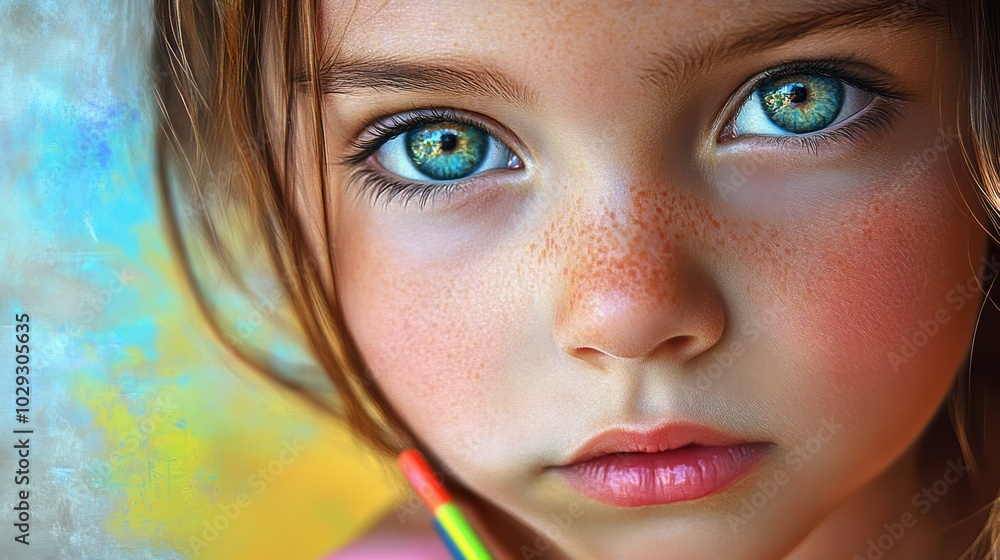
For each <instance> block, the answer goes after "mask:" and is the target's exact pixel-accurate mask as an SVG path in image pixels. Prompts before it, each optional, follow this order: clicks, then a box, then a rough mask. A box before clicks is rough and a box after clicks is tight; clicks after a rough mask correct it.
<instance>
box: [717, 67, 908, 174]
mask: <svg viewBox="0 0 1000 560" xmlns="http://www.w3.org/2000/svg"><path fill="white" fill-rule="evenodd" d="M850 62H851V61H844V60H837V59H827V60H813V61H801V62H790V63H787V64H782V65H780V66H777V67H775V68H771V69H768V70H765V71H764V72H761V73H760V74H758V75H757V76H756V77H754V78H753V79H752V81H751V82H750V85H749V87H748V88H747V89H746V90H744V91H745V94H744V95H743V96H742V98H741V99H742V101H741V102H740V103H739V105H737V107H736V109H734V110H732V111H729V113H727V114H728V116H727V118H726V126H725V127H724V128H723V130H722V132H720V134H719V136H718V139H719V140H721V139H722V137H723V136H724V135H725V134H726V133H727V131H729V130H730V128H731V127H732V123H733V121H734V120H735V118H736V115H737V114H738V112H739V110H740V109H742V108H743V106H744V104H745V103H746V101H747V100H748V99H749V97H750V95H752V94H753V92H754V91H755V90H756V89H757V87H758V86H759V85H760V84H761V83H762V82H763V81H764V80H767V79H772V78H780V77H783V76H790V75H793V74H819V75H822V76H829V77H831V78H836V79H838V80H841V81H843V82H844V83H845V84H847V85H850V86H853V87H855V88H857V89H859V90H861V91H864V92H866V93H869V94H871V95H873V96H874V99H873V100H872V101H871V102H870V103H869V104H868V106H867V107H866V108H864V109H862V110H861V114H860V115H859V116H857V117H854V116H851V117H849V119H848V121H847V124H842V125H838V126H836V127H835V128H832V129H830V130H823V131H820V132H814V133H810V134H803V135H787V136H771V135H746V137H747V138H749V137H755V138H758V139H763V140H765V141H767V142H771V143H772V145H774V146H778V147H784V146H785V145H786V144H788V143H789V142H792V143H794V144H795V146H793V149H805V150H807V151H809V152H811V153H812V154H814V155H818V154H819V148H820V147H821V146H823V145H827V144H829V143H830V142H835V141H846V142H850V143H858V142H860V141H862V140H864V139H865V138H864V134H865V133H866V132H874V133H879V132H887V131H888V129H889V128H890V127H891V126H892V124H893V121H894V119H896V118H897V117H899V115H900V107H899V104H900V102H904V101H909V100H910V98H909V96H908V95H907V94H906V93H904V92H903V91H902V90H900V89H898V88H896V87H895V86H893V85H892V84H891V83H889V82H888V81H886V80H882V79H878V78H871V77H867V76H863V75H861V74H858V73H857V72H855V71H852V70H851V69H850V68H848V66H847V64H849V63H850ZM730 101H731V100H730ZM727 104H729V101H727ZM741 137H742V136H737V137H732V139H736V138H741ZM727 141H728V140H727Z"/></svg>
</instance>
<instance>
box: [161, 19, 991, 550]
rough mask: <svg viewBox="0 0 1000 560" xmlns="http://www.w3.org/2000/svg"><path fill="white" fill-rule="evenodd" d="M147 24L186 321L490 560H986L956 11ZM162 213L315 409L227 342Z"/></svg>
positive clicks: (979, 88) (960, 28)
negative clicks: (246, 284)
mask: <svg viewBox="0 0 1000 560" xmlns="http://www.w3.org/2000/svg"><path fill="white" fill-rule="evenodd" d="M157 13H158V20H159V24H160V27H161V32H162V37H161V40H160V42H159V47H158V49H157V52H156V60H155V63H156V67H157V69H159V70H160V74H159V76H160V78H161V79H160V81H159V84H158V87H159V96H160V99H161V102H162V106H163V109H164V120H163V125H164V126H163V127H162V131H163V132H162V134H161V137H160V182H161V187H162V192H163V195H164V200H165V201H166V203H167V204H166V208H167V222H168V226H169V228H170V232H171V235H172V236H173V241H174V243H175V246H176V248H177V250H178V252H179V255H180V257H181V258H180V262H181V264H182V266H183V267H184V270H185V272H186V274H187V276H188V278H189V280H190V281H191V283H192V287H193V288H194V289H195V291H196V294H197V295H198V298H199V302H200V305H201V306H202V309H203V310H204V312H205V315H206V316H207V318H208V319H209V320H210V321H211V322H212V324H213V325H214V327H215V328H216V329H217V330H218V331H219V333H220V334H221V335H223V336H221V337H220V339H221V340H224V341H226V343H227V344H228V345H229V346H230V349H231V350H232V351H233V352H235V353H237V354H238V355H239V356H241V357H243V358H245V359H247V360H248V361H250V362H252V363H254V364H256V365H257V366H258V367H259V368H260V370H261V371H262V372H264V373H266V374H268V375H270V376H272V377H273V378H274V379H275V380H277V381H278V382H280V383H282V384H284V385H286V386H289V387H291V388H293V389H297V390H299V392H300V393H301V394H302V396H303V398H305V399H307V400H309V401H310V402H313V403H315V404H317V405H318V406H323V407H326V408H328V409H329V410H330V411H331V412H332V413H334V414H336V415H338V417H340V418H342V419H344V420H345V421H346V422H348V423H349V424H350V426H352V428H353V429H354V430H355V431H356V433H357V435H358V437H359V438H360V439H361V440H363V441H364V442H366V443H367V444H369V445H370V446H371V447H372V448H374V449H376V450H378V451H379V452H382V453H384V454H385V456H386V458H387V460H391V459H392V458H394V457H395V456H396V455H397V454H399V453H400V452H401V451H402V450H404V449H406V448H409V447H416V448H418V449H420V450H421V451H422V452H423V453H424V454H425V455H426V456H427V457H428V458H429V459H430V461H431V464H432V465H433V466H434V467H435V468H436V469H437V470H438V471H439V473H440V474H441V475H442V477H443V478H444V484H445V485H446V486H447V487H448V489H449V490H450V491H451V492H452V493H453V494H455V496H456V499H457V500H458V503H459V506H460V507H461V509H462V510H463V511H464V512H465V513H466V515H467V516H469V517H470V519H471V521H472V524H473V526H474V528H475V529H476V531H478V532H479V533H480V535H481V536H482V537H483V539H484V541H485V543H486V545H487V547H488V548H490V550H491V551H492V552H493V554H494V555H495V556H496V557H497V558H510V559H513V558H518V559H528V558H547V559H564V558H574V559H629V560H643V559H662V558H680V559H719V558H725V559H732V558H739V559H777V558H788V559H796V560H799V559H826V558H844V559H856V558H863V559H871V560H874V559H908V560H922V559H927V560H940V559H951V558H959V557H963V558H976V559H981V558H992V559H996V558H997V554H998V533H1000V513H998V511H1000V510H998V509H997V508H996V507H994V505H993V504H994V501H993V500H994V499H995V498H996V495H997V494H996V493H997V488H998V474H1000V464H998V460H1000V457H998V456H997V449H1000V446H998V445H997V440H998V438H1000V433H998V432H997V421H996V409H997V406H1000V393H998V392H997V384H998V379H1000V376H998V375H997V367H996V366H997V364H1000V357H998V356H997V355H996V352H995V348H996V346H997V345H996V340H997V337H998V336H1000V332H997V330H996V314H997V312H996V308H995V304H994V303H993V301H992V300H991V299H989V297H988V296H987V295H984V294H986V293H987V292H988V290H989V288H990V286H991V285H992V281H993V279H994V278H995V277H996V275H997V272H998V270H1000V258H998V256H997V253H996V252H995V249H996V245H995V243H994V242H993V240H994V238H995V233H994V232H995V227H994V217H995V216H996V212H997V204H998V203H1000V197H998V189H1000V174H998V163H997V157H998V153H1000V132H998V124H997V121H996V120H995V118H996V116H997V110H998V107H1000V87H998V78H997V71H996V66H995V64H996V61H997V60H998V59H1000V52H998V51H1000V33H998V31H1000V28H998V25H997V14H996V8H995V7H994V5H993V3H992V2H991V0H957V1H952V2H936V1H931V0H904V1H900V2H885V1H879V0H838V1H836V2H801V1H791V0H768V1H765V2H749V1H743V0H719V1H718V2H711V3H705V2H694V1H671V2H607V1H604V0H601V1H581V0H573V1H551V2H529V1H527V0H492V1H475V0H471V1H470V0H462V1H458V0H455V1H452V0H442V1H440V2H433V3H429V2H418V1H414V0H398V1H386V2H344V1H340V0H319V1H317V2H310V1H303V2H294V1H270V2H239V1H231V2H193V1H170V2H168V1H163V2H160V3H159V5H158V8H157ZM185 205H186V206H185ZM183 207H188V208H189V210H190V211H189V212H187V213H186V215H188V216H189V217H190V218H192V223H191V225H192V226H195V227H197V228H198V231H200V232H201V234H202V236H201V239H203V240H207V241H208V245H209V247H210V248H211V249H212V251H213V255H214V256H215V257H216V258H217V259H218V260H219V262H221V263H222V264H223V265H224V266H225V267H226V270H227V271H228V272H229V273H230V274H231V275H232V276H233V278H234V279H236V280H237V281H239V280H240V279H242V277H243V276H242V275H243V274H244V272H243V268H244V264H245V263H244V261H243V260H242V257H240V256H239V255H248V254H254V251H261V253H260V254H263V255H265V256H266V257H267V258H266V262H267V263H268V265H269V266H270V267H271V270H272V273H273V275H274V277H275V278H276V279H277V280H278V281H279V282H280V283H281V286H282V289H283V290H284V291H283V293H284V294H285V295H286V296H287V301H288V302H289V306H290V309H291V310H292V311H293V316H294V317H295V318H296V321H297V322H296V326H297V329H298V332H300V333H301V336H302V339H303V340H305V341H306V342H307V343H308V345H309V348H310V350H311V352H312V353H313V354H314V356H315V358H316V360H317V361H318V363H320V364H322V366H323V368H324V370H325V372H326V374H327V375H328V376H329V379H330V380H331V381H332V383H333V384H334V385H335V387H336V389H337V394H338V400H337V402H336V403H334V404H330V403H329V402H328V401H326V400H324V399H323V398H322V397H321V396H320V395H319V394H317V393H316V392H315V391H313V390H311V389H307V388H306V387H305V386H304V385H301V384H299V383H298V382H296V381H295V380H294V379H292V378H291V377H289V376H288V375H286V372H283V371H280V368H274V367H269V366H268V365H267V364H269V363H271V362H269V361H268V358H267V352H266V351H267V349H255V348H250V347H248V346H247V345H245V344H241V343H240V342H239V340H238V339H236V338H234V337H232V336H225V335H226V333H225V330H226V329H225V325H224V322H223V321H222V320H221V319H220V318H219V317H218V316H217V311H216V309H215V308H214V306H213V305H212V302H211V298H210V297H209V294H208V292H207V288H206V287H205V286H202V285H201V284H200V283H199V281H198V277H197V270H196V267H195V266H194V265H193V261H192V259H191V257H190V254H191V249H190V248H189V244H190V243H192V242H193V240H196V239H198V238H195V237H193V236H190V235H184V234H185V233H186V232H187V231H188V228H187V227H186V226H185V224H186V222H184V221H183V220H182V218H183V217H184V215H185V212H182V211H181V210H180V209H181V208H183ZM237 220H240V221H237ZM237 223H239V224H245V227H244V226H240V227H237V226H236V225H235V224H237ZM418 519H422V520H424V521H423V522H418V521H417V520H418ZM426 519H427V516H426V515H425V514H420V513H417V511H416V510H415V509H413V508H409V507H403V508H401V509H397V510H396V511H395V512H392V513H391V514H390V516H389V517H387V520H386V521H385V522H384V523H382V524H381V525H380V526H379V527H380V528H379V529H378V530H377V531H376V532H375V533H373V534H372V535H371V536H369V537H368V538H366V539H362V542H360V543H358V544H357V545H356V546H355V547H353V548H352V550H354V551H355V552H357V551H359V550H361V549H362V548H363V547H365V546H373V545H374V543H378V542H381V541H380V539H382V538H383V537H382V535H381V534H380V533H381V532H386V533H392V532H396V533H407V532H408V534H409V535H410V536H407V537H400V538H401V539H403V540H402V541H401V542H402V543H403V544H402V545H400V546H401V548H400V552H398V555H397V557H399V558H414V557H416V555H417V552H416V551H417V548H416V544H414V543H416V542H418V541H419V540H420V539H421V538H422V537H423V536H425V535H426V534H430V535H433V533H432V532H431V530H430V525H429V524H427V523H426ZM395 529H400V530H399V531H396V530H395ZM366 543H367V544H366ZM438 550H439V551H444V548H441V547H439V548H438ZM350 554H351V553H350V552H347V551H345V552H344V555H343V557H345V558H346V557H352V558H357V557H358V556H357V555H354V556H349V555H350ZM335 557H337V556H335Z"/></svg>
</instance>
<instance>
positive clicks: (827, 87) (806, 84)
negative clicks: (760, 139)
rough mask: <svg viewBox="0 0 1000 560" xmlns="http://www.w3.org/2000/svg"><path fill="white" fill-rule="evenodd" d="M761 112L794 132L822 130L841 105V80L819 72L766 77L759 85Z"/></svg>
mask: <svg viewBox="0 0 1000 560" xmlns="http://www.w3.org/2000/svg"><path fill="white" fill-rule="evenodd" d="M758 91H759V93H760V102H761V105H762V106H763V109H764V114H766V115H767V118H769V119H771V122H773V123H774V124H776V125H777V126H778V127H779V128H783V129H785V130H787V131H789V132H794V133H796V134H806V133H809V132H815V131H817V130H822V129H824V128H826V127H827V126H830V123H832V122H833V120H834V119H836V118H837V115H838V114H840V109H841V108H842V107H843V106H844V83H843V82H841V81H840V80H838V79H837V78H832V77H830V76H823V75H821V74H794V75H790V76H779V77H776V78H770V79H767V80H765V81H764V82H763V83H761V85H760V86H759V88H758Z"/></svg>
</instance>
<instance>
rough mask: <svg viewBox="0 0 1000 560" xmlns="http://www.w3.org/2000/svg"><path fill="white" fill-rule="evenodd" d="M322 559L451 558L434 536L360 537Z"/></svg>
mask: <svg viewBox="0 0 1000 560" xmlns="http://www.w3.org/2000/svg"><path fill="white" fill-rule="evenodd" d="M322 560H451V554H450V553H449V552H448V549H447V548H446V547H445V545H444V543H443V542H441V539H439V538H438V537H436V536H426V537H412V538H407V539H402V538H380V539H377V540H373V539H360V540H358V541H356V542H354V543H352V544H351V545H349V546H347V547H345V548H342V549H340V550H338V551H335V552H333V553H331V554H329V555H328V556H324V557H323V558H322Z"/></svg>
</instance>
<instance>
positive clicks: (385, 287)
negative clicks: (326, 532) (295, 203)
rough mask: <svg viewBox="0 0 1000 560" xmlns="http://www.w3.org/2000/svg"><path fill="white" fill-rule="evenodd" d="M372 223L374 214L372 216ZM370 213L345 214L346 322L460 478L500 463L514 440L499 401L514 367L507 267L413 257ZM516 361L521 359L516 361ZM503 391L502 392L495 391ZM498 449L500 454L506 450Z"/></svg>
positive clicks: (392, 397)
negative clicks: (508, 437) (510, 362)
mask: <svg viewBox="0 0 1000 560" xmlns="http://www.w3.org/2000/svg"><path fill="white" fill-rule="evenodd" d="M366 214H368V215H366ZM372 214H374V213H373V212H372V213H368V212H365V211H359V212H355V213H353V214H348V213H342V216H341V218H342V219H343V222H342V230H343V231H345V232H350V238H351V239H350V242H349V243H345V244H342V246H343V247H344V249H343V250H341V251H340V252H339V253H338V254H337V255H336V257H335V258H336V269H335V270H336V271H337V272H336V275H337V276H336V277H337V286H338V290H339V293H340V298H341V303H342V305H343V309H344V315H345V318H346V320H347V323H348V327H349V329H350V332H351V334H352V335H353V338H354V340H355V341H356V343H357V344H358V346H359V348H360V350H361V353H362V355H363V356H364V358H365V361H366V363H367V365H368V366H369V368H370V369H371V371H372V375H373V376H374V378H375V379H376V382H377V383H378V384H379V386H380V387H381V388H382V389H383V390H384V391H385V393H386V396H387V398H388V399H389V401H390V402H391V403H392V404H393V406H394V408H395V409H396V411H397V412H398V413H399V414H400V415H401V416H402V417H403V419H404V420H405V421H406V422H407V423H408V425H409V426H410V428H411V429H412V430H413V432H414V433H416V434H419V435H420V437H421V439H422V440H424V441H425V442H426V443H428V444H429V445H430V446H431V447H432V448H434V449H435V450H436V451H439V452H440V453H439V456H441V457H442V458H444V459H446V461H447V462H451V463H459V464H461V466H462V467H463V468H462V469H459V471H460V472H466V473H467V472H470V471H473V472H474V471H475V470H476V467H474V466H472V467H470V463H482V464H495V463H496V462H497V461H496V457H494V456H493V455H495V454H500V453H501V451H502V450H501V449H498V448H497V447H498V446H495V445H494V446H489V447H487V446H485V445H484V442H487V441H489V442H492V443H496V442H497V441H500V442H503V441H505V440H504V434H505V433H506V432H508V431H510V430H509V429H508V428H505V427H504V425H503V424H502V423H500V422H499V421H498V420H497V416H496V414H494V413H493V412H492V411H494V410H496V408H497V405H498V403H497V402H495V399H496V396H497V395H498V394H500V393H502V392H503V391H502V385H503V379H502V378H499V377H498V376H497V375H495V372H503V371H505V370H506V369H507V368H508V367H509V366H508V362H507V361H506V360H507V359H508V357H509V355H510V352H509V350H508V348H507V346H508V345H509V344H510V341H511V339H512V336H513V327H514V326H515V325H517V324H518V323H519V322H520V321H523V318H521V319H519V318H518V316H517V311H516V310H517V308H518V302H517V301H515V296H514V294H512V293H511V291H510V290H509V288H508V289H505V288H504V287H505V286H512V285H517V284H516V281H515V280H513V279H512V278H510V274H511V273H510V272H509V271H507V270H505V267H504V266H503V263H499V262H488V261H486V260H485V259H483V258H479V257H476V256H475V255H472V254H471V252H470V253H466V257H467V258H461V259H459V258H452V259H449V260H447V262H445V261H442V260H440V259H438V260H434V259H425V258H422V257H416V258H415V257H414V255H413V253H412V252H407V251H406V249H405V246H401V245H400V244H397V243H395V242H394V240H397V239H405V238H406V237H407V236H406V235H396V234H395V233H393V230H392V228H393V225H392V224H387V223H379V222H378V220H377V218H376V219H372V217H371V215H372ZM515 355H516V353H515ZM498 388H499V389H498ZM501 447H502V446H501Z"/></svg>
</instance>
